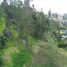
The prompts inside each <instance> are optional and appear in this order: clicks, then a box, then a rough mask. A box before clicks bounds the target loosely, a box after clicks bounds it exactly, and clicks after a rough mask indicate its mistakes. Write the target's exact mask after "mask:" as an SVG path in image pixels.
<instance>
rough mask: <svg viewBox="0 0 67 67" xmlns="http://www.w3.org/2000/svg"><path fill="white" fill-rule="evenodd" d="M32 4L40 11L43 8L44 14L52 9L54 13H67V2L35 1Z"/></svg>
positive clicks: (64, 0)
mask: <svg viewBox="0 0 67 67" xmlns="http://www.w3.org/2000/svg"><path fill="white" fill-rule="evenodd" d="M0 1H2V0H0ZM22 1H23V0H22ZM32 4H34V5H35V8H36V9H37V10H38V11H41V8H42V9H43V12H44V13H48V11H49V10H50V9H51V11H52V12H53V13H59V14H64V13H67V0H33V1H32V2H31V5H32Z"/></svg>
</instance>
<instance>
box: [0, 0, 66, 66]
mask: <svg viewBox="0 0 67 67" xmlns="http://www.w3.org/2000/svg"><path fill="white" fill-rule="evenodd" d="M60 36H61V34H60V23H59V21H55V20H53V19H50V18H49V17H47V16H46V15H45V14H44V13H43V12H37V11H36V10H35V9H34V8H31V7H30V6H29V2H28V6H27V4H26V3H25V4H23V3H22V2H21V1H20V0H10V2H8V1H6V0H3V2H2V3H1V5H0V67H67V52H66V51H65V50H66V47H65V50H64V49H63V48H59V47H58V46H59V45H61V44H66V40H64V41H62V40H61V38H60Z"/></svg>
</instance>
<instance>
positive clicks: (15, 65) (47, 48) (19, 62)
mask: <svg viewBox="0 0 67 67" xmlns="http://www.w3.org/2000/svg"><path fill="white" fill-rule="evenodd" d="M47 39H48V42H45V41H42V40H38V41H37V40H36V39H35V38H33V37H31V36H28V44H29V46H30V48H31V51H29V50H27V49H26V47H25V45H24V43H23V42H21V41H15V40H14V39H13V40H9V41H8V43H7V45H8V47H7V48H6V49H4V54H3V60H4V63H5V64H4V66H3V67H67V52H66V51H65V50H64V49H62V48H58V47H57V44H58V43H57V42H56V41H55V40H54V38H52V37H51V34H49V35H47Z"/></svg>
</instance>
